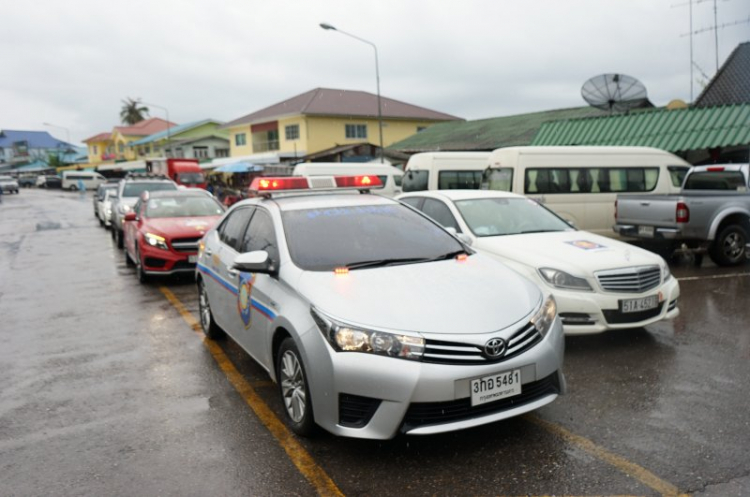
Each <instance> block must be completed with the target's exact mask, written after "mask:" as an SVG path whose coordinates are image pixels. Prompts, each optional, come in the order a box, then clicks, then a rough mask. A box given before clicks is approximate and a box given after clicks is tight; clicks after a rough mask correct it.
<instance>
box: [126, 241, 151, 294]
mask: <svg viewBox="0 0 750 497" xmlns="http://www.w3.org/2000/svg"><path fill="white" fill-rule="evenodd" d="M125 252H127V250H126V251H125ZM135 276H136V278H138V281H139V282H140V283H141V284H143V285H145V284H146V283H148V280H149V278H148V275H147V274H146V272H145V271H144V270H143V260H142V259H141V253H140V251H139V250H138V246H136V248H135Z"/></svg>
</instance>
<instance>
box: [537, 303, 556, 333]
mask: <svg viewBox="0 0 750 497" xmlns="http://www.w3.org/2000/svg"><path fill="white" fill-rule="evenodd" d="M555 316H557V303H555V297H553V296H552V295H550V296H549V297H547V300H545V301H544V304H542V307H540V308H539V310H538V311H536V314H534V315H533V316H532V317H531V323H532V324H533V325H534V326H535V327H536V329H537V330H539V333H540V334H541V335H542V336H545V335H547V333H548V332H549V330H550V329H551V328H552V323H554V322H555Z"/></svg>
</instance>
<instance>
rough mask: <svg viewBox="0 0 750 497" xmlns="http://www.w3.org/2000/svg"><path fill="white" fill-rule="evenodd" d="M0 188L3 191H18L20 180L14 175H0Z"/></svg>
mask: <svg viewBox="0 0 750 497" xmlns="http://www.w3.org/2000/svg"><path fill="white" fill-rule="evenodd" d="M0 190H2V192H3V193H18V181H16V179H15V178H14V177H12V176H0Z"/></svg>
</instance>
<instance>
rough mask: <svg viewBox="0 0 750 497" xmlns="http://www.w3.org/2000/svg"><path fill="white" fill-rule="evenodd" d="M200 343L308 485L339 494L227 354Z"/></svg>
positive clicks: (186, 314) (192, 322)
mask: <svg viewBox="0 0 750 497" xmlns="http://www.w3.org/2000/svg"><path fill="white" fill-rule="evenodd" d="M159 290H161V293H163V294H164V296H165V297H166V298H167V300H168V301H169V302H170V303H171V304H172V306H174V308H175V309H177V311H178V312H179V313H180V315H181V316H182V319H184V320H185V322H186V323H187V324H188V325H189V326H190V327H191V328H192V329H193V330H194V331H196V332H197V333H201V334H202V331H201V325H200V323H199V322H198V320H197V319H195V317H193V315H192V314H191V313H190V311H188V310H187V309H186V308H185V306H184V305H183V304H182V302H180V300H179V299H178V298H177V297H176V296H175V294H173V293H172V292H171V291H170V290H169V289H168V288H166V287H163V286H162V287H159ZM203 345H205V346H206V348H207V349H208V350H209V351H210V352H211V355H212V356H213V358H214V359H215V360H216V362H217V363H218V364H219V367H220V368H221V370H222V371H224V374H225V375H226V376H227V378H228V379H229V381H230V383H232V385H233V386H234V388H235V390H237V392H238V393H239V394H240V395H241V396H242V398H243V399H244V400H245V402H246V403H247V405H248V406H250V408H251V409H252V410H253V412H255V415H256V416H258V418H259V419H260V421H261V422H262V423H263V425H264V426H265V427H266V428H267V429H268V431H270V432H271V434H272V435H273V436H274V438H276V440H277V441H278V442H279V444H280V445H281V447H282V448H283V449H284V451H285V452H286V454H287V456H289V459H291V461H292V463H294V465H295V466H297V469H298V470H299V471H300V473H302V475H303V476H304V477H305V478H307V480H308V481H309V482H310V484H311V485H312V486H313V487H315V490H317V492H318V494H319V495H325V496H328V495H331V496H343V495H344V494H343V492H341V490H339V488H338V487H337V486H336V484H335V483H334V482H333V480H331V478H330V477H329V476H328V475H327V474H326V472H325V471H324V470H323V468H321V467H320V466H318V465H317V463H316V462H315V460H314V459H313V458H312V456H311V455H310V454H309V453H308V452H307V451H306V450H305V448H304V447H302V445H300V443H299V442H298V441H297V440H296V439H295V438H294V435H293V434H292V433H291V432H290V431H289V429H288V428H287V427H286V426H285V425H284V423H282V422H281V421H280V420H279V418H277V417H276V415H275V414H274V413H273V411H272V410H271V409H270V408H269V407H268V405H266V403H265V402H263V399H261V398H260V397H259V396H258V394H257V393H256V392H255V389H253V387H252V386H251V385H250V383H248V382H247V380H245V378H244V377H243V376H242V375H241V374H240V372H239V371H237V368H235V367H234V364H232V361H231V360H230V359H229V357H227V355H226V354H225V353H224V351H223V350H222V349H221V347H219V346H218V345H217V344H216V343H214V342H213V341H211V340H208V339H204V340H203Z"/></svg>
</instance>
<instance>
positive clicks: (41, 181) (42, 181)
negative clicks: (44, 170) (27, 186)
mask: <svg viewBox="0 0 750 497" xmlns="http://www.w3.org/2000/svg"><path fill="white" fill-rule="evenodd" d="M36 186H38V187H39V188H62V178H60V176H55V175H53V174H46V175H44V174H43V175H39V176H37V177H36Z"/></svg>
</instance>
